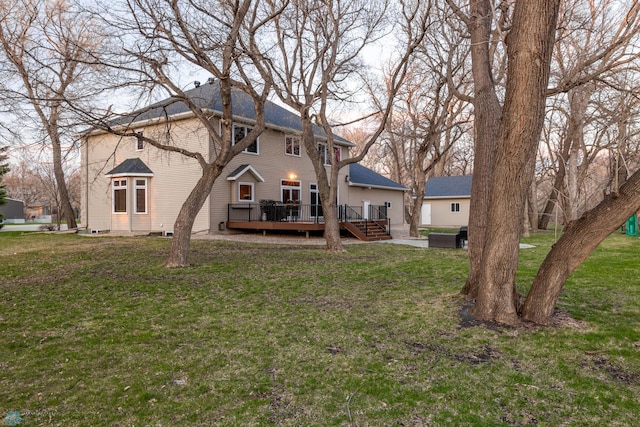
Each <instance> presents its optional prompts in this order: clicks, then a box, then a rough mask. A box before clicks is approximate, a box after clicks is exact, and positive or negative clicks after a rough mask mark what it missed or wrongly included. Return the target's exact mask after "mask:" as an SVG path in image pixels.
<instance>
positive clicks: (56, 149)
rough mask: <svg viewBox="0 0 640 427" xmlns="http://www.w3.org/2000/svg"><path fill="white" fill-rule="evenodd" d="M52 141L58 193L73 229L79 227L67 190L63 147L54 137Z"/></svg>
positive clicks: (70, 226) (68, 224) (69, 225)
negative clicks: (63, 167)
mask: <svg viewBox="0 0 640 427" xmlns="http://www.w3.org/2000/svg"><path fill="white" fill-rule="evenodd" d="M51 142H52V151H53V175H54V176H55V178H56V184H57V185H58V195H59V197H60V206H61V208H62V212H63V213H64V216H65V218H66V219H67V228H68V229H69V230H72V229H74V228H78V224H77V223H76V214H75V212H74V211H73V207H72V206H71V200H70V198H69V191H68V190H67V181H66V180H65V177H64V171H63V169H62V147H61V146H60V141H59V140H57V138H56V139H54V138H52V140H51ZM59 222H60V212H58V223H59Z"/></svg>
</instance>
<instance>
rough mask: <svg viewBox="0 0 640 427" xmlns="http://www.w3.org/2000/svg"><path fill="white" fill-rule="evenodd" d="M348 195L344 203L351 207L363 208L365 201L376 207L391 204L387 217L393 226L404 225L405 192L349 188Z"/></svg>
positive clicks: (358, 187) (357, 187)
mask: <svg viewBox="0 0 640 427" xmlns="http://www.w3.org/2000/svg"><path fill="white" fill-rule="evenodd" d="M346 194H347V197H346V201H345V202H344V203H346V204H348V205H349V206H363V205H364V203H365V201H368V202H369V203H370V204H371V205H374V206H382V205H384V204H385V202H390V203H391V207H390V208H389V209H387V215H388V216H389V219H390V220H391V225H401V224H404V214H403V212H404V197H403V194H404V192H403V191H397V190H385V189H381V188H368V187H360V186H349V187H348V189H347V193H346Z"/></svg>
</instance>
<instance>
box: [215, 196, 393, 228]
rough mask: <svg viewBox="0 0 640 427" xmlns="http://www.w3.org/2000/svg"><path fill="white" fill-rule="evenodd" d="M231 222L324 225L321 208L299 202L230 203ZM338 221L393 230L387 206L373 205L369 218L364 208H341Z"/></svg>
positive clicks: (228, 214) (228, 213) (341, 206)
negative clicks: (367, 223) (373, 223)
mask: <svg viewBox="0 0 640 427" xmlns="http://www.w3.org/2000/svg"><path fill="white" fill-rule="evenodd" d="M227 206H228V207H227V220H228V221H238V222H253V221H270V222H307V223H314V224H322V223H324V216H323V208H322V206H321V205H301V204H297V203H278V202H272V201H269V202H267V203H230V204H229V205H227ZM337 209H338V212H337V213H338V220H339V221H341V222H356V221H364V220H367V219H368V220H371V221H386V223H387V227H386V229H387V233H389V232H390V231H389V230H390V219H389V218H388V216H387V207H386V206H374V205H371V206H369V210H368V215H367V216H366V217H365V216H364V215H363V208H362V207H361V206H349V205H339V206H338V207H337Z"/></svg>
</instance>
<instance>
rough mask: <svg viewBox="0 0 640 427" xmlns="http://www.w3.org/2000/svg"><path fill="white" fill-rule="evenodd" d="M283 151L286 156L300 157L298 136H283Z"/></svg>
mask: <svg viewBox="0 0 640 427" xmlns="http://www.w3.org/2000/svg"><path fill="white" fill-rule="evenodd" d="M284 153H285V154H286V155H288V156H297V157H300V138H298V137H297V136H285V137H284Z"/></svg>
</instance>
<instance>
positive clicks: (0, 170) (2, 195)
mask: <svg viewBox="0 0 640 427" xmlns="http://www.w3.org/2000/svg"><path fill="white" fill-rule="evenodd" d="M6 151H7V147H0V206H2V205H4V204H5V203H7V191H6V190H5V188H4V185H2V175H4V174H5V173H7V172H9V165H8V164H7V163H5V162H6V161H7V159H8V156H7V155H6V154H5V152H6ZM3 219H4V215H3V214H2V213H1V212H0V228H2V220H3Z"/></svg>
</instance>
